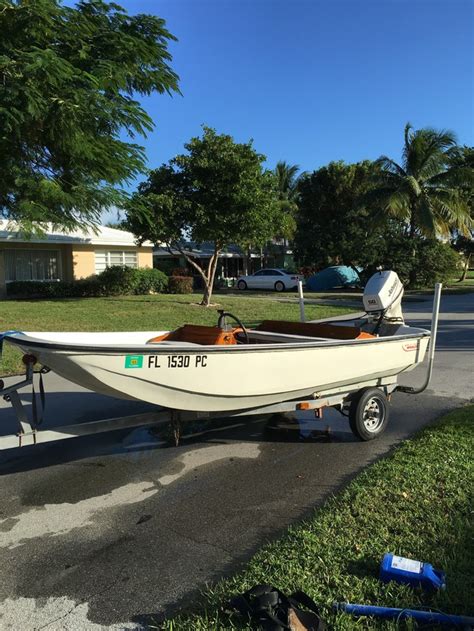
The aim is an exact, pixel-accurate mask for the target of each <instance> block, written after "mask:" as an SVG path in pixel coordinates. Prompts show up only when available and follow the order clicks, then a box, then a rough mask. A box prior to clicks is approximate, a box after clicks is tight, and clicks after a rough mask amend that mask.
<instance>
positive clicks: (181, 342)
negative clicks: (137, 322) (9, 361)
mask: <svg viewBox="0 0 474 631" xmlns="http://www.w3.org/2000/svg"><path fill="white" fill-rule="evenodd" d="M402 294H403V286H402V285H401V283H400V281H399V279H398V277H397V275H396V274H395V273H394V272H381V273H379V274H376V275H375V276H374V277H372V279H371V280H370V281H369V283H368V285H367V287H366V290H365V293H364V306H365V308H366V310H367V314H368V315H367V316H366V317H364V318H357V319H352V320H345V321H332V322H318V323H299V322H278V321H267V322H263V323H262V324H261V325H259V326H258V327H256V328H255V329H249V330H246V329H245V327H243V325H242V324H241V323H240V321H239V320H237V324H238V326H237V327H234V328H232V327H229V326H228V325H227V324H226V321H225V319H226V318H225V317H226V316H230V314H222V315H221V317H220V318H219V324H218V326H217V327H199V326H192V325H185V326H183V327H180V328H179V329H177V330H176V331H140V332H137V331H135V332H119V333H118V332H113V333H110V332H94V333H73V332H70V333H61V332H55V333H45V332H22V333H20V332H15V333H6V334H4V339H5V341H6V342H8V343H10V344H13V345H15V346H18V347H20V348H21V350H22V351H23V352H24V353H26V354H27V355H31V356H32V357H33V358H34V360H36V361H38V362H39V363H40V364H42V365H43V366H47V367H49V368H50V369H51V370H53V371H55V372H57V373H58V374H60V375H61V376H63V377H65V378H66V379H69V380H70V381H72V382H74V383H77V384H79V385H81V386H83V387H85V388H88V389H90V390H93V391H95V392H99V393H102V394H106V395H110V396H114V397H119V398H124V399H138V400H140V401H147V402H149V403H153V404H156V405H159V406H163V407H166V408H171V409H173V410H192V411H196V412H199V411H205V412H230V411H235V410H248V409H254V408H260V407H262V406H266V405H271V404H275V403H280V402H284V401H291V400H296V399H301V398H307V397H317V396H318V393H324V394H328V393H332V392H337V391H342V390H344V389H346V390H350V389H351V385H353V384H359V385H360V384H364V385H367V386H370V385H373V386H377V385H381V384H383V383H387V382H388V381H390V382H392V383H393V382H394V381H395V382H396V379H397V376H398V375H400V374H401V373H404V372H406V371H409V370H412V369H413V368H414V367H415V366H416V365H418V364H419V363H420V362H422V361H423V359H424V357H425V354H426V350H427V347H428V343H429V340H430V331H428V330H425V329H420V328H415V327H410V326H407V325H406V324H405V323H404V322H403V317H402V314H401V308H400V303H401V297H402ZM231 317H232V316H231ZM34 360H33V359H30V361H34Z"/></svg>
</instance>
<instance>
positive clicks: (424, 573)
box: [380, 552, 446, 591]
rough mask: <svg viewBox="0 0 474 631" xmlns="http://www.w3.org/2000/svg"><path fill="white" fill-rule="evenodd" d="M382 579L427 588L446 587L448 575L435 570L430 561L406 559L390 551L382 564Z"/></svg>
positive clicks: (386, 581) (385, 581)
mask: <svg viewBox="0 0 474 631" xmlns="http://www.w3.org/2000/svg"><path fill="white" fill-rule="evenodd" d="M380 580H381V581H383V582H384V583H388V582H389V581H396V582H397V583H406V584H407V585H411V586H412V587H422V588H423V589H426V590H428V591H429V590H431V591H433V590H436V589H444V588H445V587H446V575H445V573H444V572H441V571H440V570H435V569H434V568H433V566H432V565H431V564H430V563H423V562H422V561H415V560H414V559H406V558H405V557H399V556H396V555H395V554H392V553H391V552H388V553H387V554H386V555H385V556H384V558H383V559H382V563H381V564H380Z"/></svg>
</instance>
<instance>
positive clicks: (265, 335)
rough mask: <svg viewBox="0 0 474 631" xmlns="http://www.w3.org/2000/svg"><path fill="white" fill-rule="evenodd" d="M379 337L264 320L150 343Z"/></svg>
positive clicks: (196, 328)
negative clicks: (256, 324)
mask: <svg viewBox="0 0 474 631" xmlns="http://www.w3.org/2000/svg"><path fill="white" fill-rule="evenodd" d="M374 337H376V335H373V334H371V333H367V332H365V331H363V330H362V329H361V327H360V326H347V325H344V324H339V323H337V324H336V323H326V322H321V323H319V322H290V321H285V320H264V321H263V322H261V323H260V324H259V325H258V326H256V327H254V328H252V329H247V328H245V327H244V326H237V327H226V328H221V327H220V326H203V325H196V324H185V325H184V326H181V327H179V328H177V329H175V330H174V331H170V332H168V333H165V334H163V335H159V336H157V337H154V338H152V339H150V340H148V344H160V343H163V342H164V343H171V342H174V343H176V342H180V343H186V344H200V345H233V344H268V343H275V344H278V343H280V344H283V343H285V342H286V343H289V342H295V341H298V342H312V341H313V342H314V341H315V340H317V341H329V340H362V339H371V338H374Z"/></svg>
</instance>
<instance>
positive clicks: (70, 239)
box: [0, 219, 153, 247]
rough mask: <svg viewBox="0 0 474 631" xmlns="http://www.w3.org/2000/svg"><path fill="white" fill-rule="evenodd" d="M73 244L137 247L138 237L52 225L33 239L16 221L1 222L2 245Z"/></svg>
mask: <svg viewBox="0 0 474 631" xmlns="http://www.w3.org/2000/svg"><path fill="white" fill-rule="evenodd" d="M2 242H3V243H5V242H7V243H48V244H49V243H58V244H59V243H61V244H63V243H71V244H78V245H113V246H115V245H128V246H130V245H137V241H136V237H135V235H134V234H132V233H131V232H125V230H117V229H116V228H108V227H107V226H96V228H95V229H94V230H92V228H84V229H76V230H71V231H69V232H67V231H65V230H59V229H57V228H56V229H53V227H52V225H51V224H47V228H46V232H45V234H44V236H43V235H32V236H31V238H28V237H27V236H25V234H24V233H22V232H21V231H20V230H19V229H18V224H17V223H16V222H15V221H10V220H8V219H1V220H0V243H2ZM142 245H143V246H145V247H152V246H153V244H152V243H151V241H145V242H144V243H143V244H142Z"/></svg>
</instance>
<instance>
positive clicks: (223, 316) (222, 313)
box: [217, 311, 250, 344]
mask: <svg viewBox="0 0 474 631" xmlns="http://www.w3.org/2000/svg"><path fill="white" fill-rule="evenodd" d="M219 314H220V315H219V320H218V321H217V326H218V327H219V328H220V329H223V328H224V323H225V319H226V318H232V320H235V322H237V324H238V325H239V326H240V328H241V329H242V333H243V334H244V336H245V341H246V342H247V344H250V338H249V334H248V331H247V329H246V328H245V326H244V325H243V323H242V321H241V320H240V319H239V318H238V317H237V316H235V315H234V314H233V313H229V312H228V311H220V312H219Z"/></svg>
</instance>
